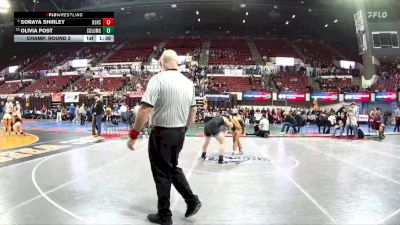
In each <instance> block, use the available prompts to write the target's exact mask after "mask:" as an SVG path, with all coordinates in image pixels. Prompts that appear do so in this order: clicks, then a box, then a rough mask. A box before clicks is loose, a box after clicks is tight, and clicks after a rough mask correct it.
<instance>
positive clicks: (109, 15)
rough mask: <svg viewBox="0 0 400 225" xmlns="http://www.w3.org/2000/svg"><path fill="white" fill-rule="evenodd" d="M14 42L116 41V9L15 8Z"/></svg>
mask: <svg viewBox="0 0 400 225" xmlns="http://www.w3.org/2000/svg"><path fill="white" fill-rule="evenodd" d="M14 42H114V12H14Z"/></svg>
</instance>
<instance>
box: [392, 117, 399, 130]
mask: <svg viewBox="0 0 400 225" xmlns="http://www.w3.org/2000/svg"><path fill="white" fill-rule="evenodd" d="M396 130H397V131H398V132H400V117H396V126H395V127H394V130H393V132H396Z"/></svg>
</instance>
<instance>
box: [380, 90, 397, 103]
mask: <svg viewBox="0 0 400 225" xmlns="http://www.w3.org/2000/svg"><path fill="white" fill-rule="evenodd" d="M396 98H397V93H396V92H394V91H381V92H377V93H375V101H376V102H393V101H396Z"/></svg>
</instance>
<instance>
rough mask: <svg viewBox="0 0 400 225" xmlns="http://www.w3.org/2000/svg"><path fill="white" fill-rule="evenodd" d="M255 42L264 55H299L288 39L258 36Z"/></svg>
mask: <svg viewBox="0 0 400 225" xmlns="http://www.w3.org/2000/svg"><path fill="white" fill-rule="evenodd" d="M254 42H255V43H256V46H257V48H258V51H259V52H260V54H261V56H263V57H264V56H266V57H294V58H296V57H299V56H298V54H297V53H296V51H295V50H294V49H293V48H292V46H290V44H289V42H288V41H287V40H286V39H281V38H257V39H255V40H254Z"/></svg>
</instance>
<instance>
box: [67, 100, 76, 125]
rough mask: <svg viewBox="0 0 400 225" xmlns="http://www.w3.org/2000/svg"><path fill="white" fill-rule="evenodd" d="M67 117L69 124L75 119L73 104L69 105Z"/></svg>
mask: <svg viewBox="0 0 400 225" xmlns="http://www.w3.org/2000/svg"><path fill="white" fill-rule="evenodd" d="M68 117H69V120H70V121H71V122H72V121H73V120H74V119H75V105H74V104H71V105H70V106H69V108H68Z"/></svg>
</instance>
